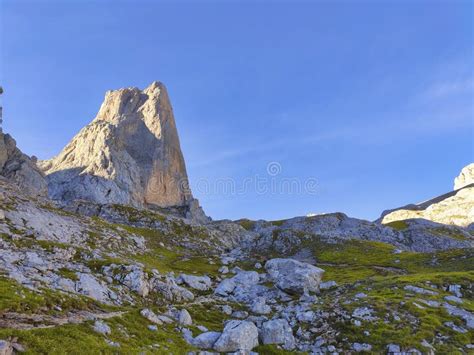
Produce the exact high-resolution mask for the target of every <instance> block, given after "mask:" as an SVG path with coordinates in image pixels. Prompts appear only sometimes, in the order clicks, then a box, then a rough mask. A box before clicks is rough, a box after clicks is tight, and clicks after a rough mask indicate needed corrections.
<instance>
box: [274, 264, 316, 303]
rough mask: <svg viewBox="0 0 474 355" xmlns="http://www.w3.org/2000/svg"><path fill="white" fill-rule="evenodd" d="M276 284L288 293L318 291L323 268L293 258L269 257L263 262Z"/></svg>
mask: <svg viewBox="0 0 474 355" xmlns="http://www.w3.org/2000/svg"><path fill="white" fill-rule="evenodd" d="M265 269H266V270H267V272H268V275H269V276H270V278H271V279H272V280H273V282H274V283H275V284H276V286H277V287H278V288H279V289H281V290H282V291H285V292H287V293H290V294H304V293H307V292H317V291H319V284H320V283H321V279H322V277H323V273H324V270H323V269H320V268H318V267H316V266H313V265H311V264H308V263H303V262H300V261H297V260H293V259H271V260H268V261H267V262H266V264H265Z"/></svg>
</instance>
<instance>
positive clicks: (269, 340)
mask: <svg viewBox="0 0 474 355" xmlns="http://www.w3.org/2000/svg"><path fill="white" fill-rule="evenodd" d="M260 338H261V340H262V343H263V344H279V345H283V348H284V349H285V350H292V349H294V348H295V337H294V336H293V331H292V330H291V327H290V325H289V324H288V322H287V321H286V320H285V319H273V320H270V321H268V322H265V323H263V324H262V329H261V331H260Z"/></svg>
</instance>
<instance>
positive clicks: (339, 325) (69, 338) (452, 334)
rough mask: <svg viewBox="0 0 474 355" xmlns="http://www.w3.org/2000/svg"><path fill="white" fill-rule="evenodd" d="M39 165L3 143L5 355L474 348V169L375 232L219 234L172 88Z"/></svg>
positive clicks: (2, 139)
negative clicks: (190, 177) (184, 140)
mask: <svg viewBox="0 0 474 355" xmlns="http://www.w3.org/2000/svg"><path fill="white" fill-rule="evenodd" d="M36 163H37V162H36V159H34V158H30V157H28V156H26V155H25V154H23V153H22V152H21V151H20V150H19V149H18V148H17V147H16V143H15V141H14V140H13V138H12V137H10V136H9V135H3V134H1V135H0V272H1V276H0V354H15V353H20V352H26V353H30V354H185V355H197V354H201V355H206V354H242V355H244V354H287V353H288V354H290V353H298V354H355V353H373V354H436V353H439V354H471V353H472V352H473V351H474V341H473V339H474V301H473V300H474V237H473V230H472V223H473V215H472V206H473V201H474V200H473V198H474V192H473V185H472V164H471V165H469V166H468V167H466V168H465V169H463V172H462V173H461V175H460V176H459V177H458V178H457V179H456V183H455V188H456V189H455V191H452V192H449V193H447V194H445V195H442V196H439V197H437V198H434V199H431V200H429V201H427V202H424V203H421V204H417V205H409V206H405V207H403V208H401V209H397V210H392V211H388V212H386V213H384V215H383V217H382V218H381V219H379V220H377V221H373V222H371V221H366V220H361V219H356V218H352V217H349V216H347V215H345V214H343V213H328V214H321V215H313V216H311V217H295V218H291V219H286V220H278V221H264V220H258V221H254V220H249V219H241V220H238V221H228V220H223V221H212V220H210V219H208V218H207V217H206V216H205V215H204V213H203V212H202V210H201V209H200V207H199V205H198V203H197V201H196V200H194V198H193V196H192V194H191V191H189V189H187V188H185V187H187V175H186V168H185V164H184V159H183V156H182V153H181V150H180V145H179V139H178V134H177V129H176V124H175V121H174V117H173V112H172V109H171V105H170V102H169V98H168V94H167V92H166V89H165V87H164V86H163V84H161V83H158V82H155V83H153V84H151V85H150V86H149V87H148V88H146V89H145V90H143V91H142V90H139V89H136V88H129V89H120V90H117V91H111V92H108V93H107V95H106V99H105V101H104V103H103V105H102V107H101V109H100V111H99V113H98V114H97V117H96V118H95V119H94V120H93V121H92V123H90V124H89V125H88V126H86V127H85V128H84V129H83V130H81V132H80V133H79V134H78V135H77V136H76V137H75V138H74V139H73V140H72V141H71V143H69V144H68V145H67V146H66V148H64V150H63V151H62V152H61V153H60V154H59V155H58V156H57V157H55V158H53V159H51V160H48V161H43V162H40V164H39V165H40V166H41V168H42V169H43V171H44V172H45V173H46V176H45V175H44V174H43V172H42V171H41V170H40V169H39V168H38V167H37V165H36Z"/></svg>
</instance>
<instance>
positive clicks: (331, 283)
mask: <svg viewBox="0 0 474 355" xmlns="http://www.w3.org/2000/svg"><path fill="white" fill-rule="evenodd" d="M334 287H337V283H336V281H326V282H321V283H320V284H319V289H320V290H328V289H330V288H334Z"/></svg>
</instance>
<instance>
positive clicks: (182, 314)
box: [177, 309, 193, 325]
mask: <svg viewBox="0 0 474 355" xmlns="http://www.w3.org/2000/svg"><path fill="white" fill-rule="evenodd" d="M177 319H178V324H180V325H191V324H193V320H192V318H191V315H190V314H189V312H188V311H187V310H185V309H182V310H181V311H179V313H178V317H177Z"/></svg>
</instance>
